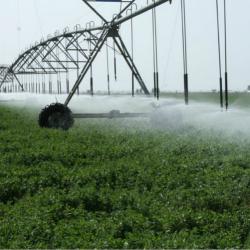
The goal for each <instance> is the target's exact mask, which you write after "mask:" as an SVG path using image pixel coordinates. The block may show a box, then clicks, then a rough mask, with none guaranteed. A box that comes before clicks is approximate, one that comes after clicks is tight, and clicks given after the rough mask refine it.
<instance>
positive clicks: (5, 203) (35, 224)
mask: <svg viewBox="0 0 250 250" xmlns="http://www.w3.org/2000/svg"><path fill="white" fill-rule="evenodd" d="M125 122H126V124H127V121H125ZM125 122H124V120H122V121H112V126H111V125H110V124H111V122H110V121H98V122H93V121H84V123H83V122H81V121H79V122H77V124H76V126H75V127H74V128H73V129H72V130H70V131H68V132H64V131H61V130H47V129H40V128H39V127H38V126H37V122H36V118H35V116H34V114H32V113H30V112H27V110H24V111H20V109H11V108H8V107H5V106H1V107H0V155H1V157H0V247H1V248H250V237H249V231H250V209H249V205H250V167H249V166H250V152H249V146H250V142H249V141H248V140H243V139H239V138H237V140H236V138H226V137H223V136H220V135H217V134H216V133H212V132H211V133H204V132H203V131H198V130H197V129H194V128H185V129H183V130H182V131H175V132H173V131H162V130H158V131H156V130H151V129H150V126H148V125H147V124H145V122H144V121H141V122H140V121H137V122H136V123H134V124H132V125H134V126H132V125H131V124H130V125H124V123H125ZM138 127H140V128H138Z"/></svg>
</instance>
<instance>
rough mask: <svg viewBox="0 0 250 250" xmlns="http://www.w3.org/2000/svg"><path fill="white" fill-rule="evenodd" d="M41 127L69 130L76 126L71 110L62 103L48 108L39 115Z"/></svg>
mask: <svg viewBox="0 0 250 250" xmlns="http://www.w3.org/2000/svg"><path fill="white" fill-rule="evenodd" d="M38 123H39V126H40V127H42V128H55V129H63V130H68V129H69V128H71V127H72V126H73V124H74V119H73V116H72V112H71V110H70V109H69V108H68V107H67V106H65V105H64V104H61V103H53V104H50V105H48V106H46V107H45V108H44V109H43V110H42V111H41V113H40V114H39V119H38Z"/></svg>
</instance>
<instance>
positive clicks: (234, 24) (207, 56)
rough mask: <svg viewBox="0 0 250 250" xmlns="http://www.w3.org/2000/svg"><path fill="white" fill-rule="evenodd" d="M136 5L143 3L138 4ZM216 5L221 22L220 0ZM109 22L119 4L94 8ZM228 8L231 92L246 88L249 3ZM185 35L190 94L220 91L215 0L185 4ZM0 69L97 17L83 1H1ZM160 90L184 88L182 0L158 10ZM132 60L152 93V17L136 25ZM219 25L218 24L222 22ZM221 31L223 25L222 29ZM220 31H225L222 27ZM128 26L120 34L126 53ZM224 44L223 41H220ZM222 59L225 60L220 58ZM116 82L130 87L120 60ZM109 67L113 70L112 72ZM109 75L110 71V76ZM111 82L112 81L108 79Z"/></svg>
mask: <svg viewBox="0 0 250 250" xmlns="http://www.w3.org/2000/svg"><path fill="white" fill-rule="evenodd" d="M136 2H137V4H138V6H139V7H141V6H142V5H144V4H145V0H137V1H136ZM219 2H220V11H221V17H222V14H223V12H222V11H223V5H222V4H223V0H219ZM93 5H94V6H95V7H96V8H97V9H98V10H100V11H101V12H102V13H104V15H105V16H106V17H107V18H110V17H111V16H112V14H113V13H116V12H117V11H118V9H119V4H109V3H94V4H93ZM227 6H228V72H229V88H230V89H231V90H245V89H246V87H247V85H250V33H249V25H250V15H249V10H250V0H227ZM186 7H187V31H188V66H189V67H188V68H189V75H190V90H193V91H197V90H211V89H218V77H219V75H218V74H219V73H218V53H217V51H218V48H217V33H216V9H215V7H216V5H215V0H186ZM0 13H1V14H0V32H1V36H0V64H11V63H12V62H13V61H14V59H15V58H16V57H17V55H18V54H19V53H20V50H24V49H25V48H26V47H28V46H30V44H34V43H35V41H39V40H40V39H41V38H42V37H46V36H47V35H48V34H53V33H54V31H56V30H63V29H64V28H65V27H66V26H69V27H70V28H73V27H74V25H76V24H81V25H82V27H85V24H86V22H88V21H90V20H95V21H96V23H97V24H98V23H99V21H98V18H96V16H95V15H94V14H93V13H91V11H90V10H89V9H88V8H87V7H86V6H85V5H84V4H83V3H82V1H81V0H8V1H7V0H5V1H4V0H1V10H0ZM157 14H158V31H159V34H158V39H159V67H160V72H159V73H160V87H161V89H164V90H182V89H183V76H182V74H183V64H182V45H181V19H180V18H181V16H180V0H173V3H172V5H169V3H166V4H163V5H162V6H160V7H159V8H157ZM134 22H135V60H136V62H137V64H138V68H139V69H140V71H141V72H142V75H143V77H144V79H145V82H146V84H147V86H148V87H149V88H152V86H153V85H152V71H153V64H152V36H151V35H152V25H151V13H147V14H145V15H143V16H141V17H139V18H136V19H135V20H134ZM221 24H223V23H222V20H221ZM221 26H222V25H221ZM221 28H222V30H221V31H223V26H222V27H221ZM128 31H129V23H128V24H125V25H124V26H123V27H122V30H121V34H122V36H123V37H124V39H125V41H126V44H127V46H128V48H130V43H129V41H130V36H129V32H128ZM222 42H223V40H222ZM223 56H224V55H223ZM102 59H103V58H102V57H101V56H100V58H99V62H98V61H97V63H96V64H95V65H94V67H95V68H94V72H95V75H96V84H97V85H98V84H99V86H100V88H101V85H102V84H103V79H106V76H105V72H104V68H106V66H105V67H104V63H103V61H102ZM119 62H120V64H119V66H118V67H119V79H118V82H117V83H115V82H114V81H113V82H112V85H113V88H114V89H120V88H122V89H129V88H130V83H129V81H130V73H129V71H128V70H127V67H126V65H125V64H124V63H122V60H121V59H119ZM111 68H112V67H111ZM111 73H112V72H111ZM112 79H113V78H112Z"/></svg>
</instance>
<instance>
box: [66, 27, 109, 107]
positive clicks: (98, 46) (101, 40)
mask: <svg viewBox="0 0 250 250" xmlns="http://www.w3.org/2000/svg"><path fill="white" fill-rule="evenodd" d="M108 33H109V30H106V29H105V30H104V31H103V33H102V35H101V36H100V38H99V40H98V42H97V44H96V46H95V47H94V49H93V50H92V52H91V54H90V56H89V59H88V61H87V62H86V64H85V66H84V68H83V69H82V72H81V73H80V75H79V77H78V79H77V80H76V83H75V85H74V86H73V88H72V90H71V91H70V93H69V95H68V97H67V99H66V101H65V103H64V105H65V106H67V105H68V104H69V102H70V100H71V99H72V97H73V95H74V94H75V92H76V90H77V89H78V87H79V85H80V84H81V82H82V80H83V78H84V77H85V75H86V74H87V72H88V70H89V68H90V67H91V65H92V63H93V61H94V60H95V58H96V56H97V54H98V53H99V52H100V50H101V48H102V47H103V45H104V43H105V41H106V39H107V37H108Z"/></svg>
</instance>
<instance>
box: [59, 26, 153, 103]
mask: <svg viewBox="0 0 250 250" xmlns="http://www.w3.org/2000/svg"><path fill="white" fill-rule="evenodd" d="M109 37H112V38H113V40H114V42H115V44H116V45H117V47H118V50H119V51H120V53H121V55H122V56H123V58H124V59H125V61H126V63H127V64H128V66H129V68H130V69H131V71H132V73H133V74H134V75H135V78H136V79H137V81H138V83H139V85H140V86H141V88H142V90H143V92H144V93H145V94H146V95H149V94H150V93H149V91H148V89H147V87H146V85H145V83H144V81H143V79H142V77H141V75H140V73H139V71H138V69H137V67H136V66H135V64H134V62H133V59H132V57H131V56H130V54H129V52H128V50H127V48H126V46H125V44H124V42H123V41H122V38H121V36H120V35H119V32H118V27H111V28H109V29H105V30H104V31H103V33H102V35H101V36H100V38H99V40H98V41H97V43H96V45H95V47H94V49H93V50H92V51H91V54H90V56H89V59H88V60H87V62H86V64H85V66H84V68H83V70H82V72H81V74H80V75H79V77H78V79H77V80H76V83H75V85H74V86H73V88H72V90H71V92H70V93H69V96H68V97H67V99H66V101H65V103H64V105H65V106H67V105H68V104H69V102H70V101H71V99H72V97H73V95H74V94H75V92H76V90H77V89H78V87H79V85H80V84H81V82H82V80H83V79H84V77H85V76H86V74H87V72H88V70H89V68H90V67H91V65H92V63H93V61H94V60H95V58H96V56H97V54H98V53H99V52H100V50H101V49H102V47H103V45H104V44H105V42H106V41H107V39H108V38H109Z"/></svg>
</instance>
